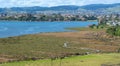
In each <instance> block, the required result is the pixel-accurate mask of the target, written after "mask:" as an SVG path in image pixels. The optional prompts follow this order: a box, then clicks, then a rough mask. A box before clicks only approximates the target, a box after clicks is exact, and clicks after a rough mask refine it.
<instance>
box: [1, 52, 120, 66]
mask: <svg viewBox="0 0 120 66" xmlns="http://www.w3.org/2000/svg"><path fill="white" fill-rule="evenodd" d="M101 64H108V65H110V64H111V65H112V64H120V54H117V53H111V54H91V55H86V56H73V57H70V58H65V59H62V60H60V59H57V60H54V61H51V60H50V59H46V60H37V61H22V62H12V63H5V64H0V66H101Z"/></svg>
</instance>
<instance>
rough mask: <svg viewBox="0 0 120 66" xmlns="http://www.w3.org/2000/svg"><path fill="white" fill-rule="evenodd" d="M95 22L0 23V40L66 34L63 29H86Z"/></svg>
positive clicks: (65, 30)
mask: <svg viewBox="0 0 120 66" xmlns="http://www.w3.org/2000/svg"><path fill="white" fill-rule="evenodd" d="M91 24H97V22H75V21H74V22H17V21H0V38H5V37H12V36H19V35H25V34H36V33H46V32H67V31H72V30H67V29H65V28H71V27H86V26H88V25H91Z"/></svg>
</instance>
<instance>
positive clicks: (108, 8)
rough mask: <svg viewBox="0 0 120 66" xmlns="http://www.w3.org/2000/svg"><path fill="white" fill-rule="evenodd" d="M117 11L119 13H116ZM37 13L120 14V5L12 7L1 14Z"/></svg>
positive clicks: (3, 9)
mask: <svg viewBox="0 0 120 66" xmlns="http://www.w3.org/2000/svg"><path fill="white" fill-rule="evenodd" d="M116 10H117V11H116ZM36 11H56V12H58V11H65V12H66V11H80V12H83V11H84V12H87V11H89V12H91V11H92V12H119V13H120V3H116V4H90V5H85V6H74V5H63V6H54V7H39V6H34V7H12V8H0V13H5V12H30V13H33V12H36Z"/></svg>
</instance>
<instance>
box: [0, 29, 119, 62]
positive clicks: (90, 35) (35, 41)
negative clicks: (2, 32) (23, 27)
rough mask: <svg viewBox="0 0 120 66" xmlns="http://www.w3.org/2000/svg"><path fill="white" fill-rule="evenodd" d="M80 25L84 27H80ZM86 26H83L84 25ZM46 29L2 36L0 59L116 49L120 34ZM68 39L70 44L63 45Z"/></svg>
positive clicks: (5, 60)
mask: <svg viewBox="0 0 120 66" xmlns="http://www.w3.org/2000/svg"><path fill="white" fill-rule="evenodd" d="M80 29H81V28H80ZM82 29H84V28H82ZM87 29H89V28H85V29H84V30H83V31H80V32H61V33H43V34H35V35H24V36H18V37H9V38H1V39H0V62H9V61H14V60H15V61H16V60H17V61H19V60H20V61H22V60H31V59H48V58H52V57H60V56H69V55H78V54H80V55H81V54H85V53H86V52H89V53H98V51H99V53H104V52H107V53H108V52H117V50H118V49H119V48H120V38H113V37H111V36H107V34H106V33H105V32H104V30H103V31H102V30H101V31H98V30H90V29H89V30H87ZM65 42H67V43H68V46H67V47H63V46H64V43H65Z"/></svg>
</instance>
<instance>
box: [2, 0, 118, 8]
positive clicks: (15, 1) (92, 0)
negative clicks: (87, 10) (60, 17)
mask: <svg viewBox="0 0 120 66" xmlns="http://www.w3.org/2000/svg"><path fill="white" fill-rule="evenodd" d="M101 3H103V4H111V3H120V0H0V7H24V6H25V7H28V6H45V7H46V6H47V7H50V6H58V5H79V6H81V5H86V4H101Z"/></svg>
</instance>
